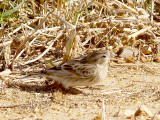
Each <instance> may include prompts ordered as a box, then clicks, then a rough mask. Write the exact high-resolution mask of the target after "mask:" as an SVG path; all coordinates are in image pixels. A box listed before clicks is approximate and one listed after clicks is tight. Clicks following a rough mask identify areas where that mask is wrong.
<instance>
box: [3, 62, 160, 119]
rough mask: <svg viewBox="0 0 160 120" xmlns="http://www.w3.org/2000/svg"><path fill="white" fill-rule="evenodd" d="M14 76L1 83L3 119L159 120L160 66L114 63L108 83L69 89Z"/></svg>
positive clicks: (155, 64)
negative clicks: (27, 80) (47, 85)
mask: <svg viewBox="0 0 160 120" xmlns="http://www.w3.org/2000/svg"><path fill="white" fill-rule="evenodd" d="M14 76H15V78H14V77H13V75H12V79H9V77H8V76H7V77H4V78H5V80H6V79H8V80H7V82H6V81H1V83H2V84H1V94H0V97H1V99H0V111H1V112H0V119H1V120H2V119H5V120H51V119H52V120H100V119H103V120H104V119H106V120H109V119H110V120H125V119H132V120H133V119H134V120H135V119H137V120H142V119H143V120H144V119H155V120H158V119H160V116H159V112H160V111H159V110H160V91H159V87H160V81H159V80H160V64H159V63H153V62H152V63H145V64H139V65H138V64H116V63H113V62H111V63H110V68H109V72H108V77H107V78H106V80H105V81H102V82H100V83H99V84H96V85H93V86H88V87H86V86H80V87H75V88H71V89H69V90H64V89H60V88H58V87H55V86H54V87H48V88H47V87H46V83H45V82H44V81H45V79H44V78H37V79H42V81H41V82H40V81H39V82H36V81H34V82H24V81H22V80H21V81H19V80H18V79H16V78H17V76H18V75H14ZM13 78H14V79H13Z"/></svg>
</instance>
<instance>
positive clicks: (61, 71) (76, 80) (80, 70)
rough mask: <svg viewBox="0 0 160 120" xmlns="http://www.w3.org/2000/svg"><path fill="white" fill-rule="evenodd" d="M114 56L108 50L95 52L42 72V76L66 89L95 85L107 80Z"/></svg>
mask: <svg viewBox="0 0 160 120" xmlns="http://www.w3.org/2000/svg"><path fill="white" fill-rule="evenodd" d="M112 55H113V53H111V52H110V51H108V50H103V51H102V50H101V51H95V52H92V53H90V54H89V55H87V56H85V57H82V58H75V59H71V60H69V61H67V62H66V63H64V64H62V65H61V66H57V67H53V68H51V69H48V70H44V71H41V75H42V76H44V77H46V78H49V79H52V80H54V81H58V82H60V83H61V84H62V85H63V86H64V88H69V87H74V86H89V85H93V84H96V83H98V82H99V81H102V80H104V79H105V78H106V76H107V72H108V62H109V60H110V56H112Z"/></svg>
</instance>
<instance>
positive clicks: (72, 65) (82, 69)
mask: <svg viewBox="0 0 160 120" xmlns="http://www.w3.org/2000/svg"><path fill="white" fill-rule="evenodd" d="M80 60H81V59H80V58H78V59H77V58H76V59H72V60H70V61H68V62H66V63H64V64H63V65H62V66H61V67H62V70H63V71H67V72H69V73H71V74H74V75H76V76H79V77H90V76H93V75H94V74H95V70H96V69H95V66H94V65H91V64H83V63H80Z"/></svg>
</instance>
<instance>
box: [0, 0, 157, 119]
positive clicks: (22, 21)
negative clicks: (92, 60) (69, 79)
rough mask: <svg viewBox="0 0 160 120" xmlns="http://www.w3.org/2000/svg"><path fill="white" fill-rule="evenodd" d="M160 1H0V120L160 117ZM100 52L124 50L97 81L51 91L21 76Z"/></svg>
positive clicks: (39, 80)
mask: <svg viewBox="0 0 160 120" xmlns="http://www.w3.org/2000/svg"><path fill="white" fill-rule="evenodd" d="M159 6H160V3H159V1H158V0H155V2H154V1H152V2H150V1H149V0H148V1H147V0H143V1H138V2H137V1H136V0H127V1H124V2H121V1H118V0H112V1H111V0H99V1H96V0H84V1H81V0H71V1H66V2H64V1H61V0H58V2H57V1H49V0H47V1H43V0H41V1H33V0H30V1H21V0H15V1H10V0H8V1H5V0H4V1H0V11H1V14H0V17H1V26H0V31H1V33H0V38H1V39H0V71H1V72H0V83H1V84H0V85H1V86H0V90H1V94H0V109H1V113H0V117H1V118H0V119H4V118H5V119H88V120H90V119H94V120H99V119H115V120H116V119H123V120H124V119H152V120H158V119H160V114H159V113H160V111H159V107H160V104H159V86H160V82H159V79H160V71H159V69H160V66H159V63H160V52H159V51H160V48H159V43H160V42H159V41H160V10H159ZM57 9H58V10H57ZM99 49H109V50H111V51H113V52H115V53H118V55H119V57H117V58H116V59H114V60H112V61H111V63H110V71H109V73H108V78H106V81H103V82H102V83H99V85H95V86H93V87H76V89H71V90H70V91H63V90H61V89H59V88H56V87H55V88H54V87H51V88H46V83H45V80H44V79H41V78H35V79H33V80H26V81H22V80H20V79H19V78H21V77H23V75H24V74H28V73H32V72H36V71H39V70H41V69H44V68H46V67H51V66H55V65H58V64H61V63H62V62H65V61H67V60H68V59H71V58H74V57H77V56H80V55H84V54H86V53H89V52H91V51H93V50H99ZM128 49H129V51H131V52H124V51H125V50H128ZM133 49H134V50H135V49H136V50H137V51H138V52H137V54H136V55H132V51H133ZM121 50H122V51H121ZM126 53H128V54H129V55H127V57H123V56H125V55H123V54H126ZM120 57H121V58H120ZM8 69H12V70H13V71H12V72H11V71H9V70H8ZM82 91H83V92H86V93H90V94H88V95H87V96H85V95H84V94H81V93H82Z"/></svg>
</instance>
